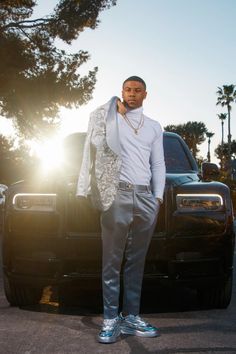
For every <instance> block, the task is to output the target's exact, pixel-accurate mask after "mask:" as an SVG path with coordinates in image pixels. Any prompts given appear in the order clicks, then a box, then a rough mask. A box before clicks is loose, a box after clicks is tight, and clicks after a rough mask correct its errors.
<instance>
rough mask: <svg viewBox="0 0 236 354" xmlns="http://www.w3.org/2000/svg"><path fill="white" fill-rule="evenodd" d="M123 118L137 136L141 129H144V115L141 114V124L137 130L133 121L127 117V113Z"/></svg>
mask: <svg viewBox="0 0 236 354" xmlns="http://www.w3.org/2000/svg"><path fill="white" fill-rule="evenodd" d="M123 117H124V119H125V121H126V123H127V124H128V125H129V126H130V128H132V129H133V131H134V132H135V134H136V135H137V134H138V131H139V129H141V128H142V126H143V123H144V116H143V114H141V117H140V121H139V123H138V126H137V128H135V127H134V126H133V124H132V123H131V121H130V120H129V118H128V117H127V116H126V114H125V113H124V114H123Z"/></svg>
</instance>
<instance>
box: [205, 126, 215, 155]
mask: <svg viewBox="0 0 236 354" xmlns="http://www.w3.org/2000/svg"><path fill="white" fill-rule="evenodd" d="M214 135H215V133H211V132H206V137H207V138H208V151H207V161H208V162H211V152H210V146H211V138H212V137H213V136H214Z"/></svg>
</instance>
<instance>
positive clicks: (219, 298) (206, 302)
mask: <svg viewBox="0 0 236 354" xmlns="http://www.w3.org/2000/svg"><path fill="white" fill-rule="evenodd" d="M232 285H233V275H232V274H231V275H230V276H229V278H228V279H227V280H226V281H225V283H224V284H223V285H222V286H221V287H212V288H211V289H207V290H206V289H198V290H197V294H198V302H199V305H200V306H201V307H204V308H219V309H225V308H227V307H228V306H229V304H230V301H231V296H232Z"/></svg>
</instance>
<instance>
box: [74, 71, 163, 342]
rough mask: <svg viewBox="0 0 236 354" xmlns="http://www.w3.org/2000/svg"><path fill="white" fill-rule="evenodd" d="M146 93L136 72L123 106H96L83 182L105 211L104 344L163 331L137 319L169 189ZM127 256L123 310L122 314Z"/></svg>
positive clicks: (100, 338) (117, 102) (80, 190)
mask: <svg viewBox="0 0 236 354" xmlns="http://www.w3.org/2000/svg"><path fill="white" fill-rule="evenodd" d="M146 96H147V92H146V84H145V82H144V80H143V79H141V78H140V77H138V76H131V77H129V78H128V79H126V80H125V81H124V83H123V88H122V99H123V103H122V102H121V101H120V100H119V99H117V98H113V99H112V100H111V101H109V102H108V104H106V105H104V106H101V107H100V108H99V109H98V110H97V111H95V113H94V114H93V115H92V117H91V120H90V126H89V129H88V135H87V139H86V143H85V151H84V155H85V158H84V159H83V162H82V167H81V171H82V172H80V177H79V181H78V191H77V195H80V196H81V195H83V196H87V195H88V194H89V193H90V189H91V193H92V199H93V201H94V204H95V205H98V201H99V203H100V204H99V206H98V207H99V208H100V210H101V211H102V212H101V228H102V243H103V265H102V268H103V271H102V282H103V303H104V321H103V326H102V329H101V331H100V333H99V335H98V341H99V342H101V343H113V342H115V341H116V340H117V339H118V337H119V336H120V333H122V334H131V335H137V336H142V337H155V336H158V330H157V328H155V327H153V326H152V325H150V324H149V323H147V322H146V321H144V320H143V319H141V318H140V316H139V308H140V296H141V288H142V279H143V271H144V264H145V257H146V253H147V250H148V246H149V244H150V240H151V237H152V234H153V231H154V228H155V225H156V220H157V215H158V212H159V208H160V204H161V203H162V200H163V193H164V186H165V162H164V153H163V133H162V129H161V127H160V124H159V123H158V122H157V121H154V120H152V119H150V118H148V117H147V116H145V115H144V114H143V107H142V106H143V101H144V99H145V98H146ZM89 146H90V147H91V146H92V148H91V149H90V148H89ZM94 150H95V152H94ZM86 151H87V153H86ZM89 154H90V160H89V161H88V155H89ZM86 156H87V157H86ZM91 156H92V157H91ZM91 160H92V161H91ZM86 166H87V169H86ZM89 166H90V169H89V168H88V167H89ZM88 170H89V171H92V173H91V175H90V178H88V177H89V172H88ZM86 171H87V172H86ZM104 176H105V177H104ZM94 180H95V183H94V182H93V181H94ZM88 181H89V182H88ZM86 183H87V184H86ZM123 260H124V269H123V283H124V284H123V285H124V286H123V287H124V293H123V305H122V306H123V308H122V312H121V313H120V314H119V296H120V272H121V264H122V262H123Z"/></svg>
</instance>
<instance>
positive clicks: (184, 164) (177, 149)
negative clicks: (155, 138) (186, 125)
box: [163, 135, 194, 173]
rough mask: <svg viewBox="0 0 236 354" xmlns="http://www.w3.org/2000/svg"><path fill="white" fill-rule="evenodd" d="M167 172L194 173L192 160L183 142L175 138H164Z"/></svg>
mask: <svg viewBox="0 0 236 354" xmlns="http://www.w3.org/2000/svg"><path fill="white" fill-rule="evenodd" d="M163 144H164V153H165V162H166V172H169V173H186V172H189V171H193V170H194V168H193V166H192V164H191V160H190V158H189V156H188V155H187V152H186V150H185V147H184V145H183V144H182V143H181V140H180V139H178V138H177V137H175V136H167V135H165V136H164V142H163Z"/></svg>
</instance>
